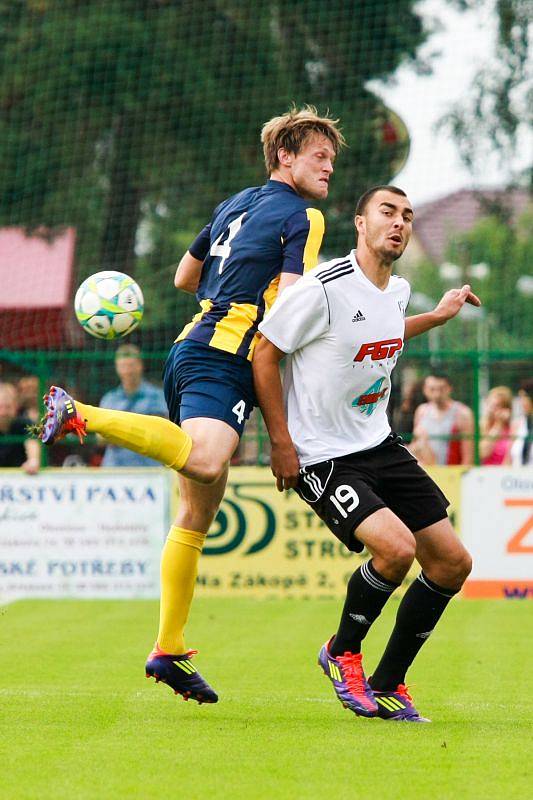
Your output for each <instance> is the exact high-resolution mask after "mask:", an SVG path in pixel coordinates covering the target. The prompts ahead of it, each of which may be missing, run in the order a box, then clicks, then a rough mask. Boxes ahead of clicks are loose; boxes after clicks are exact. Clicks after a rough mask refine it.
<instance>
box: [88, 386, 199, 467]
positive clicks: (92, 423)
mask: <svg viewBox="0 0 533 800" xmlns="http://www.w3.org/2000/svg"><path fill="white" fill-rule="evenodd" d="M76 409H77V410H78V411H79V413H80V414H81V416H82V417H83V418H84V419H85V420H86V422H87V430H88V431H89V432H91V433H99V434H100V435H101V436H103V437H104V439H107V441H108V442H111V444H116V445H118V446H119V447H127V448H128V450H134V451H135V452H136V453H140V454H141V455H143V456H149V457H150V458H153V459H155V460H156V461H160V462H161V463H162V464H164V465H165V466H166V467H171V468H172V469H175V470H180V469H182V468H183V467H184V466H185V464H186V462H187V459H188V458H189V455H190V452H191V448H192V439H191V437H190V436H189V434H188V433H185V431H183V430H182V429H181V428H180V427H179V425H174V423H173V422H170V420H168V419H164V418H163V417H152V416H149V415H148V414H133V413H131V412H130V411H115V410H112V409H109V408H98V407H97V406H86V405H85V403H80V402H79V401H78V400H76Z"/></svg>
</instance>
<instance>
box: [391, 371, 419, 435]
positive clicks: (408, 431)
mask: <svg viewBox="0 0 533 800" xmlns="http://www.w3.org/2000/svg"><path fill="white" fill-rule="evenodd" d="M423 384H424V381H413V382H412V383H409V384H408V385H407V387H406V389H405V391H404V393H403V396H402V401H401V403H400V405H399V406H398V407H397V408H396V409H395V411H394V414H393V420H392V429H393V430H394V431H396V433H399V434H400V436H404V437H405V439H406V441H410V440H411V438H412V434H413V428H414V419H415V411H416V409H417V408H418V406H419V405H420V404H421V403H423V402H424V392H423V388H422V387H423Z"/></svg>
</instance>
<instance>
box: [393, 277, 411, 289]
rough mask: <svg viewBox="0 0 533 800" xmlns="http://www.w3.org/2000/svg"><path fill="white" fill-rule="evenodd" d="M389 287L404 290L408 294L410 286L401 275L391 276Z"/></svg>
mask: <svg viewBox="0 0 533 800" xmlns="http://www.w3.org/2000/svg"><path fill="white" fill-rule="evenodd" d="M390 285H391V287H392V288H394V289H406V290H407V291H408V292H410V291H411V284H410V283H409V281H408V280H407V278H403V277H402V276H401V275H391V276H390Z"/></svg>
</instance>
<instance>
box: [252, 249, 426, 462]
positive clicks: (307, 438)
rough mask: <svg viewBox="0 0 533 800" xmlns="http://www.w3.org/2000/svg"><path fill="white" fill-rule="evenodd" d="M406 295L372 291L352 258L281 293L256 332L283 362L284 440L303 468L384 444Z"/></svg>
mask: <svg viewBox="0 0 533 800" xmlns="http://www.w3.org/2000/svg"><path fill="white" fill-rule="evenodd" d="M409 296H410V287H409V284H408V282H407V281H406V280H405V279H404V278H399V277H397V276H395V275H393V276H391V278H390V280H389V283H388V286H387V288H386V289H383V290H382V289H378V287H377V286H375V285H374V284H373V283H372V282H371V281H369V280H368V278H367V277H366V276H365V275H364V273H363V272H362V271H361V269H360V267H359V265H358V263H357V260H356V255H355V251H354V250H352V252H351V253H350V254H349V255H348V256H346V257H345V258H338V259H335V260H333V261H328V262H326V263H323V264H320V265H319V266H318V267H315V268H314V269H312V270H310V271H309V272H307V273H306V274H305V275H304V277H303V278H301V279H300V280H299V281H297V283H295V284H293V285H292V286H289V287H288V288H287V289H285V290H284V292H283V293H282V294H281V296H280V297H279V298H278V299H277V300H276V302H275V303H274V305H273V306H272V309H271V310H270V312H269V314H268V315H267V316H266V317H265V319H264V320H263V322H261V324H260V325H259V330H260V331H261V333H262V334H263V335H264V336H265V337H266V338H267V339H269V340H270V341H271V342H272V343H273V344H274V345H276V347H278V348H279V349H280V350H283V352H285V353H288V354H290V358H289V359H287V361H288V363H287V365H286V369H285V375H284V381H283V389H284V397H285V406H286V412H287V419H288V426H289V432H290V435H291V438H292V440H293V442H294V445H295V447H296V451H297V453H298V457H299V459H300V464H301V465H302V466H308V465H310V464H316V463H318V462H320V461H325V460H327V459H330V458H339V457H340V456H344V455H348V453H356V452H359V451H361V450H368V449H369V448H371V447H375V446H376V445H378V444H380V443H381V442H382V441H384V439H386V438H387V436H388V434H389V433H390V430H391V429H390V425H389V422H388V419H387V414H386V410H387V405H388V402H389V395H390V387H391V380H390V379H391V373H392V370H393V368H394V365H395V364H396V361H397V360H398V357H399V355H400V354H401V352H402V349H403V340H404V330H405V320H404V315H405V310H406V308H407V303H408V302H409Z"/></svg>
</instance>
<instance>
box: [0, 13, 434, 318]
mask: <svg viewBox="0 0 533 800" xmlns="http://www.w3.org/2000/svg"><path fill="white" fill-rule="evenodd" d="M415 8H416V1H415V0H396V2H395V3H390V0H360V1H359V2H358V3H357V13H355V9H354V6H353V4H350V3H346V2H345V1H344V0H332V2H329V3H324V2H323V0H293V2H291V3H289V4H287V3H282V2H281V0H271V1H270V2H266V3H265V2H260V0H253V1H252V0H249V1H248V2H242V0H204V2H202V3H195V2H191V1H187V2H186V1H185V0H15V2H13V0H9V2H8V0H0V41H1V44H2V46H3V55H4V66H3V81H2V84H1V87H0V109H1V110H2V114H1V115H0V155H1V162H2V163H4V164H6V165H7V166H6V168H5V171H4V173H3V175H2V193H1V195H0V224H4V225H6V224H15V225H23V226H25V227H27V228H30V229H31V228H37V227H39V226H42V225H44V226H47V227H50V228H55V227H60V226H63V225H67V224H68V225H74V226H75V227H76V228H77V230H78V243H79V245H78V264H79V265H80V269H83V271H84V274H86V273H87V271H89V270H93V271H95V270H96V269H103V268H116V269H117V268H118V269H123V270H124V271H127V272H135V271H136V270H137V271H138V272H137V274H140V275H148V274H149V275H150V280H148V283H149V284H154V290H155V287H156V286H157V284H158V283H159V288H160V285H161V281H160V280H159V278H160V277H162V276H163V274H164V281H165V285H169V286H170V285H171V284H169V277H170V276H169V275H168V269H167V266H168V263H169V262H171V261H173V260H174V261H175V260H176V256H177V255H179V253H176V251H175V246H176V236H177V233H176V232H179V242H180V245H181V243H182V241H183V235H182V234H184V232H185V233H189V232H190V234H191V235H193V233H194V232H195V231H196V230H197V229H198V227H201V226H202V225H203V224H205V221H206V220H207V219H208V218H209V216H210V214H211V212H212V209H213V208H214V206H215V205H216V204H217V203H218V202H219V201H220V199H221V198H222V197H224V196H226V195H227V194H229V193H231V192H234V191H237V190H239V189H240V188H241V187H242V186H244V185H246V184H250V183H261V182H262V181H263V180H264V170H263V168H262V165H261V156H260V149H259V145H258V134H259V130H260V126H261V124H262V122H263V121H264V120H266V119H268V118H269V117H270V116H273V115H274V114H276V113H282V112H283V111H284V110H285V109H286V108H287V107H288V106H289V104H290V103H291V102H295V103H296V104H302V103H312V104H315V105H317V106H318V108H319V110H320V111H325V110H326V109H327V108H329V109H330V111H331V113H332V115H334V116H339V117H340V118H341V120H342V125H343V128H344V132H345V135H346V138H347V140H348V142H349V145H350V146H349V148H348V149H347V150H346V151H345V153H344V154H343V155H342V157H341V161H340V169H339V174H338V175H337V176H336V179H335V181H334V183H333V189H332V195H331V199H330V200H329V201H328V217H329V222H330V230H331V231H332V233H330V235H329V238H328V239H327V240H326V242H327V243H326V247H327V250H328V251H336V250H337V249H338V248H340V247H341V248H343V249H348V248H349V247H351V246H352V242H353V224H352V215H353V209H354V204H355V201H356V198H357V196H358V194H359V193H360V192H361V191H363V190H364V189H365V188H367V187H368V185H370V184H375V183H379V182H385V181H388V180H390V179H391V178H392V176H393V174H394V172H395V170H397V169H398V165H399V163H400V162H401V160H402V159H403V158H404V157H405V155H406V151H407V148H408V141H406V136H405V135H402V129H401V125H400V124H398V121H397V120H396V119H395V118H394V116H392V115H391V114H390V112H388V110H387V109H386V108H385V107H384V105H383V103H382V102H381V100H380V99H379V98H378V97H377V96H376V95H375V94H374V93H373V92H372V91H370V90H369V89H368V88H367V84H368V82H369V81H370V80H371V79H375V78H384V77H386V76H387V75H390V74H391V73H393V72H394V70H395V69H396V67H397V66H398V65H399V64H400V63H402V62H405V61H410V62H412V63H413V64H414V63H416V58H417V50H418V48H419V46H420V45H421V44H422V43H423V42H424V40H425V37H426V34H425V32H424V30H423V25H422V21H421V17H420V16H419V15H418V14H417V12H416V10H415ZM147 222H149V224H150V231H149V236H148V238H150V239H151V241H152V245H153V248H152V252H151V253H150V257H146V256H145V257H144V258H142V259H141V260H139V257H138V256H137V254H136V240H137V237H138V236H139V232H141V233H142V230H143V224H144V226H145V228H146V223H147ZM137 244H138V241H137ZM139 270H140V272H139ZM163 271H164V273H163ZM168 308H169V310H168V314H169V315H171V314H172V312H171V311H170V305H169V306H168ZM174 316H175V314H174Z"/></svg>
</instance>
